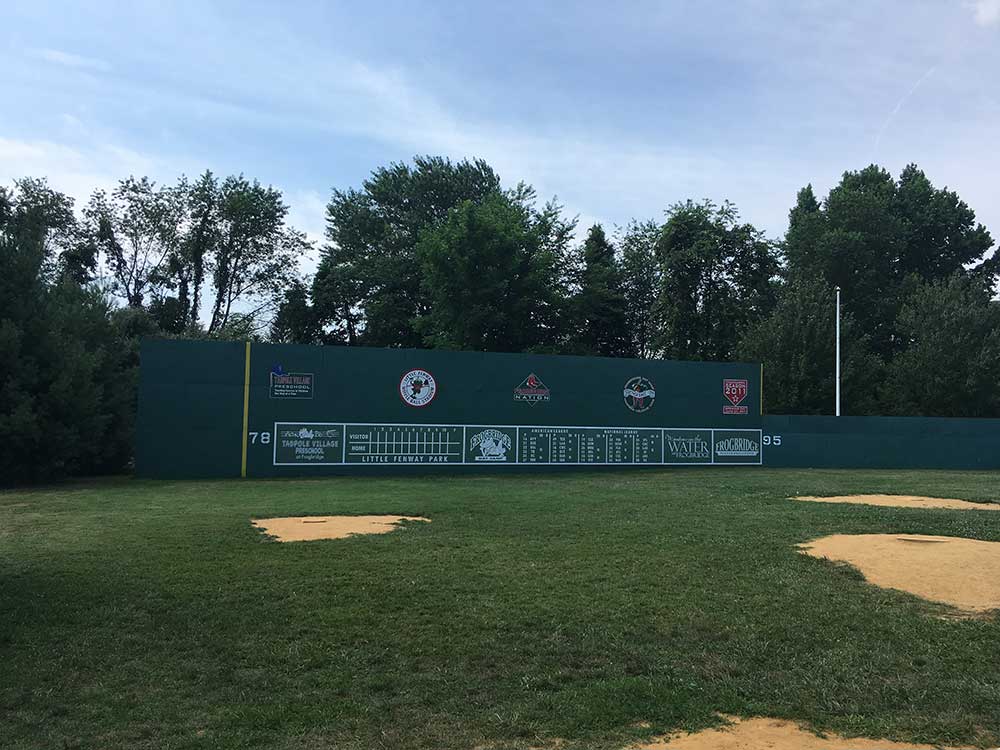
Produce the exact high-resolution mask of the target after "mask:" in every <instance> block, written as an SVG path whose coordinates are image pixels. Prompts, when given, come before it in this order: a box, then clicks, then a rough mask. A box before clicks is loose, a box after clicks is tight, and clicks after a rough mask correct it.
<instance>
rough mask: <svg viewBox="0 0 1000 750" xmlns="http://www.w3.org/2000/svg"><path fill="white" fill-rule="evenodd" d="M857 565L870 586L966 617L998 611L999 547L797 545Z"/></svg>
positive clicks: (934, 541) (956, 540)
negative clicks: (946, 607)
mask: <svg viewBox="0 0 1000 750" xmlns="http://www.w3.org/2000/svg"><path fill="white" fill-rule="evenodd" d="M798 547H799V549H801V550H802V551H803V552H805V553H806V554H809V555H812V556H813V557H821V558H826V559H828V560H835V561H838V562H845V563H849V564H850V565H853V566H854V567H856V568H858V570H860V571H861V573H862V575H864V577H865V579H866V580H867V581H868V582H869V583H873V584H875V585H876V586H882V587H883V588H890V589H899V590H900V591H906V592H908V593H910V594H914V595H916V596H919V597H921V598H923V599H929V600H931V601H935V602H943V603H944V604H949V605H951V606H952V607H955V608H956V609H958V610H960V611H961V612H963V613H965V614H967V615H978V614H982V613H984V612H988V611H989V610H992V609H998V608H1000V542H983V541H980V540H978V539H963V538H962V537H954V536H924V535H920V534H833V535H831V536H825V537H822V538H820V539H815V540H813V541H811V542H805V543H803V544H799V545H798Z"/></svg>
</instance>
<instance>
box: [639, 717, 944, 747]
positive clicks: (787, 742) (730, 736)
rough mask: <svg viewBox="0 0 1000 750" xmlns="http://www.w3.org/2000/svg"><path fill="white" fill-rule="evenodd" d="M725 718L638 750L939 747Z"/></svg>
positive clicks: (792, 724) (770, 721) (778, 722)
mask: <svg viewBox="0 0 1000 750" xmlns="http://www.w3.org/2000/svg"><path fill="white" fill-rule="evenodd" d="M725 718H726V719H727V721H729V722H731V723H730V724H728V725H726V726H723V727H719V728H717V729H705V730H703V731H701V732H694V733H693V734H674V735H670V736H669V737H664V738H662V739H660V740H656V741H654V742H653V743H652V744H648V745H639V746H638V747H637V748H636V749H635V750H935V748H937V747H939V746H937V745H909V744H906V743H903V742H892V741H890V740H870V739H865V738H856V737H852V738H847V737H841V736H839V735H836V734H828V735H826V736H825V737H817V736H816V735H815V734H813V733H812V732H809V731H808V730H806V729H803V728H802V727H800V726H799V725H798V724H796V723H795V722H791V721H782V720H779V719H738V718H735V717H731V716H727V717H725Z"/></svg>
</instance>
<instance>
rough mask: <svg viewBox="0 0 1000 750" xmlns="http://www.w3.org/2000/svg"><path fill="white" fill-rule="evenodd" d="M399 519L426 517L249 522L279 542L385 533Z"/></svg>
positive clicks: (263, 519)
mask: <svg viewBox="0 0 1000 750" xmlns="http://www.w3.org/2000/svg"><path fill="white" fill-rule="evenodd" d="M400 521H426V522H427V523H430V519H429V518H421V517H419V516H289V517H287V518H258V519H255V520H254V521H253V522H252V523H253V525H254V526H256V527H257V528H258V529H261V530H263V531H264V533H265V534H267V535H268V536H273V537H275V538H276V539H277V540H278V541H279V542H310V541H313V540H316V539H344V538H345V537H349V536H353V535H354V534H388V533H389V532H390V531H393V530H395V529H398V528H399V522H400Z"/></svg>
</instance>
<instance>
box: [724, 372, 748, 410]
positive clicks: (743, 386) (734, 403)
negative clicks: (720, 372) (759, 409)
mask: <svg viewBox="0 0 1000 750" xmlns="http://www.w3.org/2000/svg"><path fill="white" fill-rule="evenodd" d="M722 395H723V396H725V397H726V400H727V401H728V402H729V403H728V404H726V405H725V406H723V407H722V413H723V414H746V413H747V407H745V406H740V404H741V403H743V399H745V398H746V397H747V381H746V380H732V379H730V378H726V379H725V380H723V381H722Z"/></svg>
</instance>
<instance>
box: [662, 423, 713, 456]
mask: <svg viewBox="0 0 1000 750" xmlns="http://www.w3.org/2000/svg"><path fill="white" fill-rule="evenodd" d="M711 439H712V438H711V432H710V431H707V430H664V431H663V449H664V456H663V461H664V463H668V464H669V463H710V462H711V460H712V445H711Z"/></svg>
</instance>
